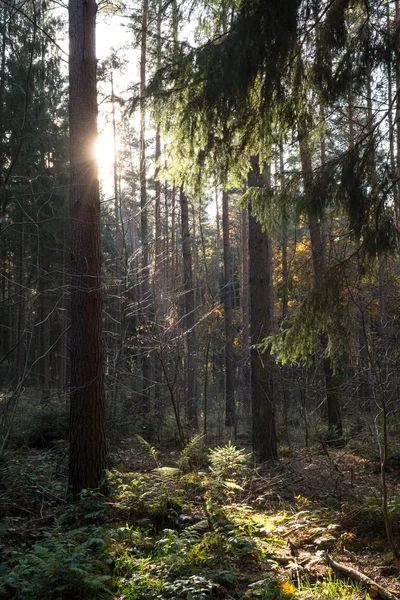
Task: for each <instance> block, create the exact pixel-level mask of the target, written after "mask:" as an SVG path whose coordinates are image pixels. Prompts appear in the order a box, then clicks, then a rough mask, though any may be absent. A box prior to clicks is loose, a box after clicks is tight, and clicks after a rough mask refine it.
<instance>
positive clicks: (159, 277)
mask: <svg viewBox="0 0 400 600" xmlns="http://www.w3.org/2000/svg"><path fill="white" fill-rule="evenodd" d="M161 17H162V0H159V2H158V8H157V70H159V69H160V68H161ZM160 158H161V134H160V126H159V125H157V127H156V154H155V160H156V171H155V221H156V231H155V234H156V243H155V264H154V273H155V276H154V304H155V328H156V329H155V331H156V335H157V337H158V339H160V338H161V327H160V325H161V322H162V321H163V317H164V298H163V293H162V292H163V287H164V286H163V260H162V230H163V228H162V221H161V181H160V179H159V174H160ZM154 379H155V405H156V410H157V413H158V414H161V382H162V370H161V363H160V361H159V360H156V361H155V364H154Z"/></svg>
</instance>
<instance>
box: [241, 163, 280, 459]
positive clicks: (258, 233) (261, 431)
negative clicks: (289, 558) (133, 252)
mask: <svg viewBox="0 0 400 600" xmlns="http://www.w3.org/2000/svg"><path fill="white" fill-rule="evenodd" d="M247 182H248V186H249V187H265V184H267V185H268V184H269V182H268V181H267V182H266V181H265V178H264V177H263V176H262V175H261V173H260V165H259V158H258V156H253V157H252V158H251V170H250V171H249V174H248V178H247ZM249 263H250V286H249V291H250V324H251V325H250V329H251V344H252V346H254V345H256V344H259V343H260V342H262V341H263V340H264V339H265V338H266V337H267V336H268V335H270V334H271V333H272V325H273V289H272V247H271V242H270V240H269V237H268V235H267V234H266V233H265V232H264V231H263V230H262V227H261V225H260V223H259V222H258V221H257V220H256V218H255V217H254V216H252V214H251V206H249ZM273 373H274V360H273V358H272V357H271V355H270V354H269V353H264V354H262V353H261V351H260V350H258V349H256V348H254V347H253V348H252V350H251V399H252V413H253V450H254V453H255V455H256V456H257V458H258V460H260V461H266V460H275V459H276V458H277V455H278V452H277V443H276V429H275V400H274V381H273V379H274V378H273Z"/></svg>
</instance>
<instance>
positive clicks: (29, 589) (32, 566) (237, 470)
mask: <svg viewBox="0 0 400 600" xmlns="http://www.w3.org/2000/svg"><path fill="white" fill-rule="evenodd" d="M200 443H201V439H200V438H199V440H198V441H197V442H196V444H193V447H192V450H191V453H188V452H186V453H185V452H184V453H183V455H181V457H180V459H179V460H178V462H177V465H179V466H176V467H163V466H161V462H160V460H159V456H158V455H157V454H156V453H155V451H154V449H152V448H150V452H151V453H152V455H153V458H154V461H155V465H157V466H156V468H155V469H154V471H153V472H151V473H148V474H138V473H121V472H112V473H110V474H109V476H108V489H109V495H108V496H107V497H104V496H102V495H101V494H99V493H97V492H92V491H90V490H88V491H85V492H84V493H83V494H82V497H81V500H80V502H78V503H75V504H67V503H65V502H63V500H62V499H61V496H60V498H59V503H58V505H57V502H56V500H55V499H56V497H57V490H58V488H57V487H54V488H52V490H51V491H49V492H48V494H49V497H48V498H47V504H45V503H44V500H45V499H46V498H45V497H43V498H42V503H43V504H42V510H40V509H39V510H38V511H36V517H35V518H32V519H30V520H29V521H24V519H23V518H22V517H16V516H15V514H14V513H10V516H8V517H7V518H6V519H3V521H2V522H1V526H0V536H1V537H0V565H1V566H0V597H1V598H5V599H13V598H15V599H16V600H39V599H40V600H69V599H71V600H80V599H85V600H91V599H99V600H101V599H103V598H104V599H105V598H113V599H115V600H117V599H118V600H142V599H143V600H162V599H165V600H181V599H182V600H208V599H210V600H212V599H216V600H218V599H220V600H222V599H225V598H226V599H227V600H228V599H231V600H232V599H237V600H239V599H246V598H253V599H256V598H261V599H265V600H288V599H291V598H293V599H294V598H308V599H319V598H347V599H352V600H355V599H356V598H366V597H368V594H366V593H365V592H363V591H362V590H361V588H360V587H357V586H354V585H352V584H350V583H349V582H341V581H338V580H337V579H336V578H334V577H333V576H332V575H328V576H327V577H326V576H323V575H322V576H319V577H318V578H314V580H313V581H312V582H310V581H309V580H308V579H307V577H306V575H305V571H304V569H301V568H300V566H299V565H298V564H297V562H296V558H294V557H292V555H291V552H292V549H291V548H290V545H289V544H288V541H287V536H288V532H293V531H294V532H296V531H299V532H303V531H306V532H307V536H308V538H309V539H308V542H307V543H309V544H310V543H311V540H312V541H313V543H315V550H316V556H317V558H318V556H320V555H321V551H320V550H318V548H323V547H324V544H329V543H330V541H331V540H334V542H336V541H338V540H339V536H338V535H336V533H337V526H336V525H335V524H334V523H332V522H331V516H332V515H331V514H330V513H328V512H327V511H326V510H324V509H320V510H318V509H316V508H315V507H310V506H309V505H308V504H307V501H306V499H303V498H300V497H299V498H298V499H297V503H296V502H295V501H293V505H291V506H286V507H285V509H283V508H282V507H280V508H279V510H277V509H276V507H275V508H274V507H273V506H271V505H267V504H266V502H265V501H264V500H263V497H262V496H260V495H258V496H254V494H253V493H252V488H253V478H254V473H252V471H251V469H250V467H249V455H248V454H247V453H246V452H245V451H244V450H238V449H237V448H235V447H234V446H232V445H228V446H225V447H224V448H217V449H216V450H214V451H211V453H210V454H209V455H208V465H205V466H204V470H202V471H201V470H198V468H197V467H198V465H199V463H200V462H201V461H197V460H194V456H197V452H198V448H197V450H196V449H195V446H196V445H197V446H198V445H199V444H200ZM188 454H190V455H189V456H188ZM192 454H193V455H194V456H192ZM35 464H36V463H35ZM193 464H195V465H196V469H195V470H194V471H192V470H190V468H191V465H193ZM28 466H29V468H30V469H32V465H31V464H29V465H28ZM20 467H21V465H20ZM10 468H11V467H10ZM16 468H17V467H16V466H15V464H14V466H13V467H12V468H11V471H12V469H14V471H15V470H16ZM37 468H38V469H39V472H41V471H40V465H39V464H37ZM202 468H203V467H202ZM42 469H44V467H42ZM14 471H12V475H13V479H12V480H13V481H14V479H16V478H17V476H16V473H14ZM28 471H29V469H28ZM188 471H189V472H188ZM29 472H30V474H31V479H26V480H25V481H26V484H27V485H31V484H32V479H33V478H32V473H31V471H29ZM42 483H43V482H42ZM42 483H40V484H39V487H38V488H37V490H36V495H34V499H36V500H37V501H39V498H38V497H37V495H38V494H39V492H40V490H41V489H42V488H43V485H42ZM38 490H39V491H38ZM51 499H52V501H50V500H51ZM0 500H1V498H0ZM31 501H32V502H33V500H31ZM33 506H34V505H33V504H32V507H33ZM45 509H46V510H47V511H49V514H47V515H45V514H43V511H44V510H45ZM32 512H33V511H32ZM50 513H51V514H50ZM335 536H336V537H335ZM318 540H321V541H320V542H318ZM318 544H320V546H318ZM318 552H319V554H318Z"/></svg>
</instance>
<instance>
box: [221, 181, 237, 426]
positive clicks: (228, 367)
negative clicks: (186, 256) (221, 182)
mask: <svg viewBox="0 0 400 600" xmlns="http://www.w3.org/2000/svg"><path fill="white" fill-rule="evenodd" d="M222 231H223V240H224V312H225V426H226V427H233V426H234V425H235V420H236V412H235V370H234V365H233V331H232V278H231V245H230V239H229V195H228V192H225V191H224V192H223V193H222Z"/></svg>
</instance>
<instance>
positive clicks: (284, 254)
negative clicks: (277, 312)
mask: <svg viewBox="0 0 400 600" xmlns="http://www.w3.org/2000/svg"><path fill="white" fill-rule="evenodd" d="M279 171H280V173H279V175H280V177H279V179H280V186H281V190H283V188H284V187H285V166H284V160H283V144H282V142H280V144H279ZM286 221H287V219H286V215H284V216H283V219H282V246H281V247H282V320H283V321H284V320H285V319H286V317H287V315H288V309H289V294H288V278H289V269H288V257H287V248H288V236H287V222H286Z"/></svg>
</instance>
